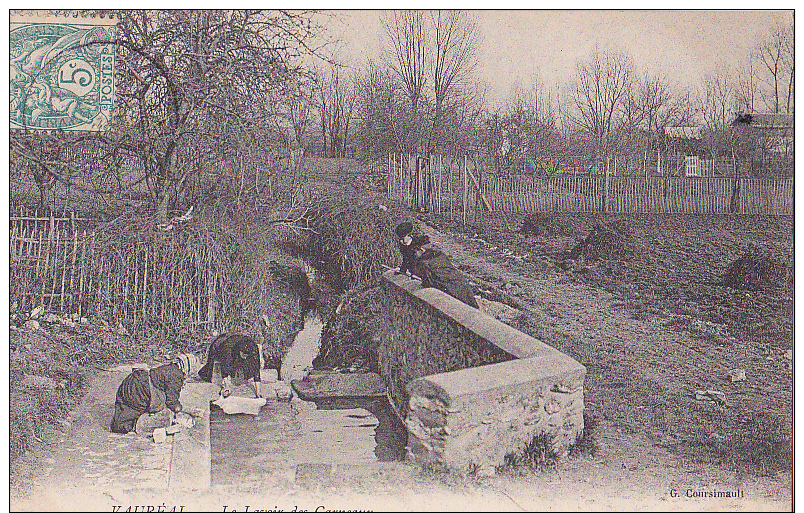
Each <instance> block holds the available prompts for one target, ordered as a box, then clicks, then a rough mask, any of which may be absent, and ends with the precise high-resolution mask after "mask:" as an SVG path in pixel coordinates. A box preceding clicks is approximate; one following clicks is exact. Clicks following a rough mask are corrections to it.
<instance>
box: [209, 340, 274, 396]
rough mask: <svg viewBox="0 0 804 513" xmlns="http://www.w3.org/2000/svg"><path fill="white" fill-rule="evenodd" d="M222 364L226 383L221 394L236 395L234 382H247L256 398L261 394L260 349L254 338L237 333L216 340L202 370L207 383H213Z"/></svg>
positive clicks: (222, 374)
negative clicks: (217, 366)
mask: <svg viewBox="0 0 804 513" xmlns="http://www.w3.org/2000/svg"><path fill="white" fill-rule="evenodd" d="M215 362H218V364H219V365H220V370H221V378H223V384H222V387H221V395H222V396H223V397H228V396H229V394H231V393H232V379H236V380H242V381H247V382H248V384H249V386H250V387H251V389H252V390H253V391H254V395H255V396H256V397H262V393H261V392H260V383H261V381H262V379H261V377H260V350H259V347H258V346H257V344H256V342H254V340H252V339H251V338H250V337H247V336H245V335H240V334H237V333H224V334H222V335H219V336H217V337H215V339H214V340H213V341H212V342H211V343H210V345H209V355H208V356H207V363H206V364H204V366H203V367H201V370H199V371H198V376H199V377H200V378H201V379H203V380H204V381H208V382H210V383H211V382H212V371H213V369H214V366H215Z"/></svg>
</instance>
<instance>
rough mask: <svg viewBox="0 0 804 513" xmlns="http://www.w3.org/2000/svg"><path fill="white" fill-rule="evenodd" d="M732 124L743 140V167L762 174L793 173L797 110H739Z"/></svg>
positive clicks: (741, 163) (783, 175)
mask: <svg viewBox="0 0 804 513" xmlns="http://www.w3.org/2000/svg"><path fill="white" fill-rule="evenodd" d="M732 127H733V128H734V129H735V130H736V131H737V134H738V138H739V141H740V152H739V156H740V163H739V165H740V169H741V171H743V172H745V173H746V174H750V175H759V176H774V177H790V176H793V162H794V146H793V144H794V135H795V126H794V116H793V114H775V113H761V112H752V113H747V114H745V113H739V114H737V117H736V118H735V119H734V121H733V122H732Z"/></svg>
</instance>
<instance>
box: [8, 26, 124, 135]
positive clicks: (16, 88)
mask: <svg viewBox="0 0 804 513" xmlns="http://www.w3.org/2000/svg"><path fill="white" fill-rule="evenodd" d="M10 21H11V26H10V32H9V38H10V40H9V47H10V70H9V89H10V93H11V98H10V107H9V109H10V122H11V126H10V128H11V129H12V130H34V131H38V130H73V131H75V130H77V131H93V132H95V131H101V130H105V129H106V128H107V126H108V124H109V120H110V119H111V116H112V109H113V107H114V65H115V47H114V45H113V44H112V41H114V40H115V38H116V28H117V20H116V19H115V18H109V17H105V18H100V17H95V18H92V17H82V16H76V17H68V16H52V15H48V14H47V13H46V12H45V11H26V12H14V11H12V12H11V16H10Z"/></svg>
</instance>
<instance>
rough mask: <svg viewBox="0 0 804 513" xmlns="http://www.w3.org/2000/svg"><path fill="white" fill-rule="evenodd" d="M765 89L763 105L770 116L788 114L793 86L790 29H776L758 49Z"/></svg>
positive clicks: (761, 77)
mask: <svg viewBox="0 0 804 513" xmlns="http://www.w3.org/2000/svg"><path fill="white" fill-rule="evenodd" d="M757 54H758V60H759V62H760V66H761V69H762V73H761V74H760V81H761V82H762V83H763V84H764V85H765V86H766V87H767V91H766V92H765V103H766V105H767V106H768V108H770V109H772V110H773V112H775V113H778V112H782V111H784V112H788V113H789V112H791V110H790V109H791V108H792V101H793V85H794V60H793V27H792V26H791V25H781V24H780V25H777V26H776V27H775V28H774V29H773V30H772V32H771V33H770V35H769V36H768V38H767V39H766V40H765V41H763V42H762V43H761V44H760V45H759V48H758V49H757Z"/></svg>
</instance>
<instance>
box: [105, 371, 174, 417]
mask: <svg viewBox="0 0 804 513" xmlns="http://www.w3.org/2000/svg"><path fill="white" fill-rule="evenodd" d="M183 384H184V372H182V371H181V369H180V368H179V366H178V365H176V364H175V363H169V364H167V365H162V366H161V367H157V368H156V369H151V370H150V371H146V370H143V369H137V370H135V371H133V372H132V373H131V374H129V375H128V376H126V377H125V378H124V379H123V382H122V383H120V386H119V387H118V388H117V395H116V397H115V402H114V416H113V417H112V425H111V429H112V432H113V433H128V432H130V431H133V430H134V425H135V424H136V422H137V419H138V418H139V417H140V415H142V414H143V413H157V412H160V411H162V410H163V409H165V407H167V408H170V410H171V411H173V412H174V413H178V412H180V411H181V410H182V406H181V402H179V394H180V393H181V387H182V385H183Z"/></svg>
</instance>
